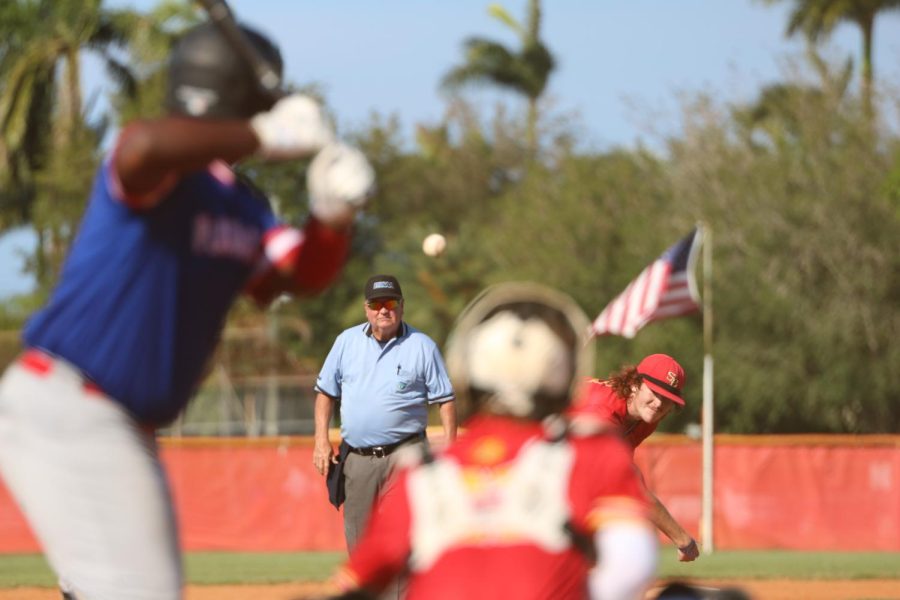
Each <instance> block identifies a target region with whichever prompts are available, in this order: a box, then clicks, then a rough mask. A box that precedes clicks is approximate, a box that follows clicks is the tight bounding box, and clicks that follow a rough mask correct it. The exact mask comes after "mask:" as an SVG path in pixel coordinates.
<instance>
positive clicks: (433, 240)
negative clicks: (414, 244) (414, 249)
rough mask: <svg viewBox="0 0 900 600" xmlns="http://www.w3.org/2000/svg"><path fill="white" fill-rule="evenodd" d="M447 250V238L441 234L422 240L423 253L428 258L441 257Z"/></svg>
mask: <svg viewBox="0 0 900 600" xmlns="http://www.w3.org/2000/svg"><path fill="white" fill-rule="evenodd" d="M446 249H447V238H445V237H444V236H442V235H441V234H439V233H432V234H431V235H429V236H428V237H426V238H425V239H424V240H422V252H424V253H425V254H427V255H428V256H440V255H441V254H443V253H444V250H446Z"/></svg>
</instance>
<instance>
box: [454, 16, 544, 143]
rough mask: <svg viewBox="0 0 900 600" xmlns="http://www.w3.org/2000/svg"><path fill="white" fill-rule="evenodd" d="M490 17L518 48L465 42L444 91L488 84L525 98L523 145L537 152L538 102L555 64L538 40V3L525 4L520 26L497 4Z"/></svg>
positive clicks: (475, 39) (489, 42)
mask: <svg viewBox="0 0 900 600" xmlns="http://www.w3.org/2000/svg"><path fill="white" fill-rule="evenodd" d="M488 11H489V13H490V14H491V16H493V17H494V18H496V19H497V20H499V21H500V22H501V23H503V24H504V25H506V26H507V27H509V28H510V29H511V30H512V31H513V32H515V34H516V35H517V36H518V37H519V39H520V41H521V44H522V47H521V49H519V50H518V51H515V50H511V49H509V48H507V47H506V46H504V45H503V44H501V43H499V42H496V41H493V40H489V39H485V38H480V37H471V38H469V39H468V40H466V42H465V48H466V57H465V62H464V63H463V64H462V65H460V66H457V67H455V68H453V69H451V70H450V71H449V72H448V73H447V75H446V76H445V77H444V79H443V86H444V87H445V88H446V89H455V88H458V87H460V86H462V85H466V84H470V83H491V84H494V85H498V86H501V87H504V88H507V89H510V90H512V91H514V92H516V93H518V94H521V95H523V96H525V98H527V100H528V117H527V126H526V144H527V147H528V148H529V150H530V151H531V152H532V153H534V152H536V149H537V123H538V100H539V99H540V97H541V95H542V94H543V93H544V90H545V89H546V87H547V82H548V81H549V79H550V74H551V73H552V72H553V69H554V68H555V61H554V59H553V55H552V54H551V53H550V50H549V49H548V48H547V47H546V46H545V45H544V43H543V41H542V40H541V37H540V30H541V3H540V0H529V2H528V21H527V23H526V25H524V26H523V25H522V24H521V23H520V22H519V21H517V20H516V19H514V18H513V17H512V16H511V15H510V14H509V12H508V11H507V10H506V9H505V8H503V7H502V6H500V5H499V4H491V5H490V7H489V8H488Z"/></svg>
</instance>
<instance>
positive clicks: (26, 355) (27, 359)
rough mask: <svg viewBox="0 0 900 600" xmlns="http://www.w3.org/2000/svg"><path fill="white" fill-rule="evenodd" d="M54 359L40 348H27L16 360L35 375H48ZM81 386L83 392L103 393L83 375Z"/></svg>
mask: <svg viewBox="0 0 900 600" xmlns="http://www.w3.org/2000/svg"><path fill="white" fill-rule="evenodd" d="M55 360H56V359H54V358H53V357H51V356H49V355H47V354H45V353H44V352H41V351H40V350H36V349H34V348H29V349H28V350H26V351H25V352H23V353H22V355H21V356H19V361H18V362H19V365H21V366H22V367H24V368H26V369H28V370H29V371H31V372H32V373H34V374H35V375H48V374H49V373H50V372H51V371H52V370H53V363H54V362H55ZM81 386H82V388H84V391H85V392H88V393H91V394H100V395H103V390H101V389H100V386H99V385H97V384H96V383H94V382H93V381H91V380H90V379H87V378H86V377H84V376H82V378H81Z"/></svg>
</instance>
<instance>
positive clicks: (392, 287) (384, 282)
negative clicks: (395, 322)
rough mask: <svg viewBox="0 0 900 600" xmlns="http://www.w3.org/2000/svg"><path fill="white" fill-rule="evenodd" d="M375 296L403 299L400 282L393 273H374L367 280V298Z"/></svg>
mask: <svg viewBox="0 0 900 600" xmlns="http://www.w3.org/2000/svg"><path fill="white" fill-rule="evenodd" d="M373 298H395V299H397V300H402V299H403V290H401V289H400V282H399V281H397V278H396V277H394V276H393V275H373V276H372V277H369V280H368V281H367V282H366V300H371V299H373Z"/></svg>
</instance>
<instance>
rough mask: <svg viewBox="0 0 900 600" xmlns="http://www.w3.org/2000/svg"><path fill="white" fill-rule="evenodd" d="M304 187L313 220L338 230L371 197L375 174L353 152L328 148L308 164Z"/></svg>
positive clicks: (333, 146)
mask: <svg viewBox="0 0 900 600" xmlns="http://www.w3.org/2000/svg"><path fill="white" fill-rule="evenodd" d="M306 187H307V189H308V190H309V209H310V212H311V213H312V214H313V216H314V217H316V218H317V219H318V220H319V221H321V222H323V223H325V224H326V225H330V226H333V227H342V226H344V225H347V224H348V223H350V221H352V220H353V217H354V215H355V214H356V211H358V210H359V209H360V208H362V207H363V206H364V205H365V203H366V202H367V201H368V199H369V197H370V196H371V194H372V191H373V189H374V187H375V171H374V170H373V169H372V165H370V164H369V161H368V160H366V157H365V156H364V155H363V153H362V152H360V151H359V150H357V149H356V148H351V147H350V146H347V145H345V144H340V143H336V144H329V145H328V146H326V147H325V148H323V149H322V150H321V152H319V153H318V154H317V155H316V157H315V158H314V159H313V161H312V163H310V165H309V171H308V172H307V174H306Z"/></svg>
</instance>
